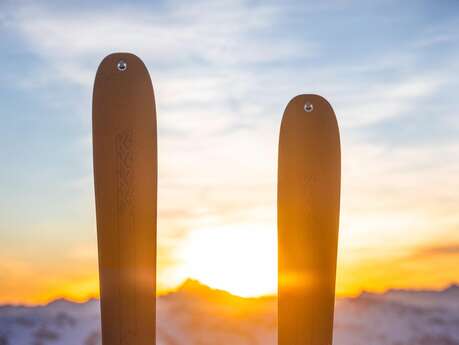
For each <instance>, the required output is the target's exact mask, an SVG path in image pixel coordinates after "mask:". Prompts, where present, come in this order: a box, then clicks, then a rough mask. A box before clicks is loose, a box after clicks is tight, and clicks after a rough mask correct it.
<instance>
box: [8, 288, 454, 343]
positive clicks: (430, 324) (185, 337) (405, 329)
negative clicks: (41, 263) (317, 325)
mask: <svg viewBox="0 0 459 345" xmlns="http://www.w3.org/2000/svg"><path fill="white" fill-rule="evenodd" d="M157 309H158V321H157V322H158V323H157V329H158V332H157V333H158V335H157V339H158V345H180V344H185V345H192V344H200V345H206V344H209V345H215V344H218V345H243V344H244V345H249V344H250V345H274V344H276V343H277V340H276V299H275V298H274V297H265V298H240V297H236V296H233V295H230V294H228V293H226V292H223V291H218V290H212V289H210V288H208V287H206V286H203V285H201V284H200V283H198V282H196V281H192V280H189V281H187V282H186V283H185V284H183V286H182V287H181V288H180V289H179V290H177V291H176V292H173V293H170V294H168V295H165V296H161V297H159V298H158V305H157ZM335 319H336V321H335V341H334V344H336V345H459V287H458V286H454V285H453V286H451V287H450V288H448V289H446V290H444V291H407V290H391V291H388V292H387V293H385V294H369V293H363V294H362V295H361V296H359V297H357V298H353V299H350V298H349V299H338V300H337V303H336V317H335ZM99 344H100V316H99V302H98V301H97V300H89V301H88V302H86V303H73V302H69V301H66V300H56V301H54V302H52V303H50V304H48V305H45V306H37V307H25V306H1V307H0V345H99Z"/></svg>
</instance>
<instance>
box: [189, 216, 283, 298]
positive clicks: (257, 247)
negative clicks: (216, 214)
mask: <svg viewBox="0 0 459 345" xmlns="http://www.w3.org/2000/svg"><path fill="white" fill-rule="evenodd" d="M182 254H183V259H184V261H185V263H184V265H185V271H186V272H187V274H188V276H189V277H191V278H194V279H197V280H199V281H201V282H202V283H204V284H206V285H209V286H211V287H213V288H216V289H222V290H226V291H229V292H231V293H233V294H236V295H239V296H244V297H256V296H261V295H267V294H275V293H276V290H277V237H276V231H275V229H270V228H269V227H263V226H257V225H255V226H253V225H250V226H249V225H234V226H224V227H220V228H207V229H199V230H195V231H192V232H191V233H190V234H189V236H188V238H187V240H186V241H185V246H184V247H183V250H182Z"/></svg>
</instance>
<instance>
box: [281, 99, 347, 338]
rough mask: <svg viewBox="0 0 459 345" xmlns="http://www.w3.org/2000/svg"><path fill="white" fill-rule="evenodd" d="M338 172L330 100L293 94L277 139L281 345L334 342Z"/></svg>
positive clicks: (337, 145) (337, 147) (336, 138)
mask: <svg viewBox="0 0 459 345" xmlns="http://www.w3.org/2000/svg"><path fill="white" fill-rule="evenodd" d="M306 103H310V104H312V105H313V110H312V111H311V112H306V111H305V109H304V106H305V104H306ZM340 176H341V153H340V139H339V131H338V125H337V121H336V118H335V114H334V112H333V109H332V108H331V106H330V104H329V103H328V102H327V101H326V100H325V99H323V98H322V97H320V96H316V95H300V96H297V97H295V98H293V99H292V100H291V101H290V102H289V104H288V105H287V108H286V109H285V112H284V116H283V119H282V125H281V130H280V139H279V162H278V204H277V206H278V247H279V302H278V303H279V304H278V318H279V320H278V321H279V329H278V343H279V344H280V345H331V344H332V338H333V313H334V298H335V277H336V256H337V244H338V226H339V205H340Z"/></svg>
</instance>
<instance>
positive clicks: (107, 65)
mask: <svg viewBox="0 0 459 345" xmlns="http://www.w3.org/2000/svg"><path fill="white" fill-rule="evenodd" d="M139 69H141V70H144V71H147V68H146V66H145V64H144V63H143V61H142V60H141V59H140V58H139V57H138V56H137V55H135V54H132V53H127V52H117V53H112V54H109V55H107V56H106V57H104V58H103V59H102V61H101V63H100V64H99V68H98V69H97V74H96V77H97V76H98V75H101V74H108V73H116V74H121V73H129V72H132V71H138V70H139Z"/></svg>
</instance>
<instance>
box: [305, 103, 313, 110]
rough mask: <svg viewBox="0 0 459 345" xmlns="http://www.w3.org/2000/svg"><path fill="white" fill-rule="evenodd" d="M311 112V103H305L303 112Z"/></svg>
mask: <svg viewBox="0 0 459 345" xmlns="http://www.w3.org/2000/svg"><path fill="white" fill-rule="evenodd" d="M313 110H314V106H313V105H312V103H309V102H306V104H305V105H304V111H305V112H307V113H310V112H311V111H313Z"/></svg>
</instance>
